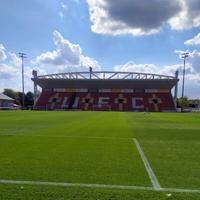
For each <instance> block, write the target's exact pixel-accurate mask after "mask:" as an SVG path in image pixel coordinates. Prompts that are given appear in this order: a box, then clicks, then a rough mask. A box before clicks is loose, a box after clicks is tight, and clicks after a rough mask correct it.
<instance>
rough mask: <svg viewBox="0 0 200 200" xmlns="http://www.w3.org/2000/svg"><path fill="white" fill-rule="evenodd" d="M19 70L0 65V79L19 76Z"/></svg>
mask: <svg viewBox="0 0 200 200" xmlns="http://www.w3.org/2000/svg"><path fill="white" fill-rule="evenodd" d="M19 73H20V70H19V69H16V68H14V67H12V66H10V65H7V64H0V79H10V78H13V77H16V76H17V75H19Z"/></svg>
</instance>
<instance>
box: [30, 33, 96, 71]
mask: <svg viewBox="0 0 200 200" xmlns="http://www.w3.org/2000/svg"><path fill="white" fill-rule="evenodd" d="M53 35H54V38H53V41H54V44H55V46H56V50H54V51H53V52H46V53H43V54H41V55H40V56H37V57H36V59H35V60H34V61H32V62H33V63H37V64H38V63H39V64H43V65H45V66H50V67H54V68H55V70H56V71H57V72H67V71H73V70H75V71H80V70H84V71H85V70H87V69H88V68H89V67H93V68H95V69H96V70H99V69H100V66H99V65H98V62H97V61H95V60H94V59H92V58H89V57H85V56H83V55H82V49H81V47H80V45H78V44H72V43H71V42H69V41H68V40H66V39H64V38H63V37H62V35H61V34H60V33H59V32H58V31H54V32H53Z"/></svg>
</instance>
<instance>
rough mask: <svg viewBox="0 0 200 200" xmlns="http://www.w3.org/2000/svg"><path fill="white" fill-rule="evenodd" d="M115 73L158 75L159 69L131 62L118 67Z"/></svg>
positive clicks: (150, 65) (151, 65)
mask: <svg viewBox="0 0 200 200" xmlns="http://www.w3.org/2000/svg"><path fill="white" fill-rule="evenodd" d="M114 71H119V72H141V73H156V72H158V68H157V67H156V66H155V65H153V64H135V63H134V62H132V61H130V62H128V63H126V64H124V65H116V66H115V67H114Z"/></svg>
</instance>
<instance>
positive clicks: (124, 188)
mask: <svg viewBox="0 0 200 200" xmlns="http://www.w3.org/2000/svg"><path fill="white" fill-rule="evenodd" d="M0 184H12V185H37V186H41V185H43V186H55V187H56V186H57V187H79V188H80V187H82V188H99V189H122V190H143V191H157V192H177V193H194V194H195V193H199V194H200V190H192V189H176V188H161V189H160V190H158V189H155V188H153V187H142V186H123V185H104V184H84V183H58V182H39V181H16V180H0Z"/></svg>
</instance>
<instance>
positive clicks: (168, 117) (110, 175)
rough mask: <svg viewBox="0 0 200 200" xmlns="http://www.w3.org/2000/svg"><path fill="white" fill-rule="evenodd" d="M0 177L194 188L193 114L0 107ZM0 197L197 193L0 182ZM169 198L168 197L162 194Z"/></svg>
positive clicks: (197, 120)
mask: <svg viewBox="0 0 200 200" xmlns="http://www.w3.org/2000/svg"><path fill="white" fill-rule="evenodd" d="M0 127H1V131H0V155H1V156H0V169H1V170H0V179H1V180H2V179H3V180H19V181H20V180H21V181H38V182H60V183H86V184H103V185H105V184H106V185H123V186H141V187H145V188H151V187H152V184H151V181H150V179H149V176H148V174H147V171H146V169H145V167H144V164H143V162H142V160H141V157H140V155H139V152H138V150H137V148H136V146H135V144H134V141H133V138H136V139H137V140H138V142H139V144H140V145H141V148H142V150H143V152H144V154H145V155H146V157H147V159H148V161H149V163H150V165H151V167H152V169H153V171H154V173H155V175H156V177H157V179H158V181H159V183H160V185H161V187H163V188H177V189H180V188H182V189H184V188H185V189H195V190H200V187H199V185H200V180H199V175H200V168H199V166H200V160H199V159H198V157H199V153H200V150H199V141H200V134H199V130H200V116H199V113H150V114H141V113H124V112H56V111H49V112H45V111H43V112H40V111H1V112H0ZM0 191H1V192H0V199H3V200H8V199H9V200H12V199H34V200H35V199H36V200H37V199H38V200H39V199H44V200H45V199H59V200H60V199H76V200H79V199H81V200H86V199H91V200H92V199H100V200H103V199H111V200H115V199H120V200H121V199H141V200H143V199H159V200H160V199H161V200H164V199H188V200H189V199H199V198H200V193H184V192H167V191H151V190H147V189H143V190H138V189H134V190H132V189H130V190H128V189H112V188H86V187H66V186H63V187H60V186H50V185H49V186H48V185H34V184H33V185H26V184H16V185H14V184H1V183H0ZM169 193H170V194H171V196H168V194H169Z"/></svg>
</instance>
